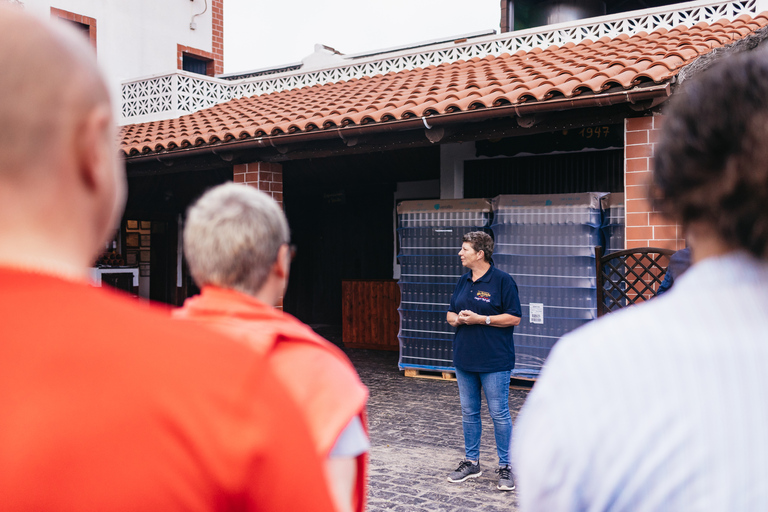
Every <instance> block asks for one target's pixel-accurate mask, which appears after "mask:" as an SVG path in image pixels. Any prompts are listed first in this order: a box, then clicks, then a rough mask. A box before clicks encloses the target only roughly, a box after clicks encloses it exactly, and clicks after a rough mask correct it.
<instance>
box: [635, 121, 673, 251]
mask: <svg viewBox="0 0 768 512" xmlns="http://www.w3.org/2000/svg"><path fill="white" fill-rule="evenodd" d="M663 120H664V117H663V116H652V117H639V118H633V119H626V120H625V121H624V165H625V168H624V189H625V193H626V195H625V206H626V224H627V233H626V248H632V247H660V248H664V249H674V250H678V249H682V248H684V247H685V238H684V235H683V232H682V228H681V227H680V226H678V225H677V224H675V223H674V222H672V221H670V220H668V219H666V218H665V217H664V216H663V215H661V214H660V213H659V212H657V211H655V210H654V209H653V207H651V205H650V201H649V200H648V197H649V192H648V184H649V183H650V179H651V170H652V165H653V150H654V146H655V145H656V142H657V140H658V136H659V130H660V128H661V123H662V122H663Z"/></svg>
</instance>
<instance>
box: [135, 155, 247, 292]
mask: <svg viewBox="0 0 768 512" xmlns="http://www.w3.org/2000/svg"><path fill="white" fill-rule="evenodd" d="M232 176H233V174H232V168H231V167H229V168H221V169H210V170H206V171H194V172H178V173H170V174H153V175H145V176H129V178H128V201H127V204H126V209H125V214H124V216H123V225H125V222H126V220H127V219H141V220H144V221H147V222H148V224H150V225H151V235H150V237H149V241H150V244H149V247H148V252H149V272H148V273H144V272H145V270H144V269H143V272H142V274H141V275H142V276H144V277H145V276H147V275H148V277H149V298H150V299H151V300H153V301H156V302H164V303H166V304H171V305H181V304H182V303H183V301H184V299H185V298H186V297H187V296H189V295H192V294H193V293H194V292H196V291H197V288H196V287H195V286H194V283H192V280H191V278H190V276H189V273H188V271H187V267H186V265H183V266H182V274H181V281H179V275H178V264H179V254H178V247H179V237H180V236H181V233H179V219H180V218H181V219H183V218H184V216H185V215H186V211H187V208H188V207H189V205H190V204H192V202H193V201H195V200H196V199H197V198H198V197H199V196H200V195H201V194H202V193H203V192H205V191H206V190H207V189H209V188H211V187H213V186H215V185H218V184H220V183H224V182H225V181H231V180H232ZM141 249H142V252H143V251H146V250H147V247H144V246H142V248H141ZM179 285H181V286H179Z"/></svg>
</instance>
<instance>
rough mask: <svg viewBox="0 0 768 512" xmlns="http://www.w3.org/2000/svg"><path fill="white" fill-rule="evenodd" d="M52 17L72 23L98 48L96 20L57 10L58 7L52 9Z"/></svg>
mask: <svg viewBox="0 0 768 512" xmlns="http://www.w3.org/2000/svg"><path fill="white" fill-rule="evenodd" d="M51 17H52V18H59V19H61V20H64V21H66V22H68V23H70V24H71V25H72V26H74V27H75V28H76V29H77V30H78V31H79V32H81V33H82V34H83V35H84V36H85V37H86V38H87V39H88V40H89V41H90V42H91V44H92V45H93V47H94V48H96V18H89V17H88V16H83V15H81V14H75V13H73V12H69V11H65V10H63V9H57V8H56V7H51Z"/></svg>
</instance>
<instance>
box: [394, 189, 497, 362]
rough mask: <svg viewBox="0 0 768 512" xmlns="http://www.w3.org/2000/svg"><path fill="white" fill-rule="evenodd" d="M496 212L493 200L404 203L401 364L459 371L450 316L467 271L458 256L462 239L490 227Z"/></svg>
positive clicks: (400, 214) (399, 230)
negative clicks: (454, 361)
mask: <svg viewBox="0 0 768 512" xmlns="http://www.w3.org/2000/svg"><path fill="white" fill-rule="evenodd" d="M490 217H491V204H490V201H489V200H487V199H442V200H431V201H403V202H401V203H400V204H398V206H397V225H398V228H397V233H398V240H399V243H400V251H399V256H398V259H399V261H400V282H399V285H400V292H401V302H400V307H399V308H398V311H399V312H400V333H399V335H398V339H399V342H400V361H399V366H400V368H401V369H406V368H416V369H425V370H436V371H442V370H453V336H454V332H455V331H454V329H453V328H452V327H451V326H450V325H448V322H446V320H445V316H446V312H447V311H448V305H449V303H450V300H451V295H452V294H453V290H454V288H455V287H456V283H457V282H458V280H459V277H461V275H462V274H463V273H464V272H465V269H464V267H462V266H461V261H460V259H459V256H458V253H459V250H460V249H461V239H462V237H463V236H464V234H465V233H468V232H470V231H477V230H482V229H485V230H486V231H488V226H489V224H490Z"/></svg>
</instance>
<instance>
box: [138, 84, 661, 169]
mask: <svg viewBox="0 0 768 512" xmlns="http://www.w3.org/2000/svg"><path fill="white" fill-rule="evenodd" d="M670 94H671V80H667V81H665V82H663V83H661V84H658V85H654V86H650V87H636V88H633V89H628V90H622V91H614V92H606V93H600V94H594V95H588V96H587V95H585V96H576V97H573V98H561V99H556V100H549V101H542V102H531V103H521V104H517V105H505V106H501V107H491V108H485V109H478V110H470V111H462V112H455V113H449V114H438V115H432V116H427V117H417V118H411V119H404V120H397V121H389V122H384V123H372V124H367V125H355V126H346V127H340V128H336V129H329V130H317V131H311V132H299V133H293V134H285V135H275V136H266V137H258V138H250V139H243V140H234V141H228V142H221V143H217V144H211V145H204V146H196V147H190V148H180V149H174V150H171V151H168V150H166V151H161V152H152V153H144V154H140V155H133V156H131V155H126V156H125V159H126V163H129V164H133V163H143V162H149V161H153V160H154V161H159V162H168V161H169V160H176V159H179V158H193V157H196V156H201V155H209V154H214V155H220V156H222V158H224V159H227V158H226V157H225V155H227V154H233V153H235V152H239V151H249V150H254V149H268V148H285V147H287V146H291V145H293V144H304V143H307V142H316V141H323V140H331V139H335V138H340V139H342V140H344V141H347V140H350V139H355V138H358V137H362V136H369V135H376V134H383V133H391V132H395V131H407V130H416V129H420V128H422V129H425V130H427V133H429V131H430V130H434V129H437V128H444V127H447V126H449V125H454V124H459V123H475V122H482V121H486V120H490V119H496V118H501V117H516V118H518V119H521V120H522V119H525V118H527V117H530V116H532V115H535V114H539V113H545V112H559V111H565V110H575V109H582V108H594V107H607V106H610V105H618V104H630V106H637V109H640V110H644V109H647V108H652V107H654V106H656V105H658V104H659V103H661V102H663V101H664V100H666V99H667V98H668V97H669V96H670Z"/></svg>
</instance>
